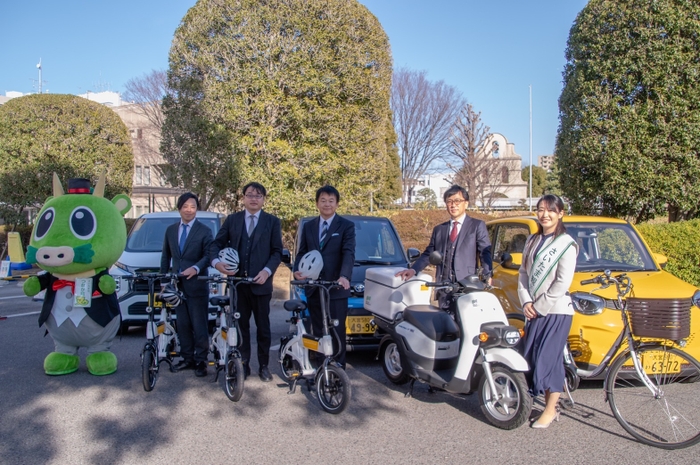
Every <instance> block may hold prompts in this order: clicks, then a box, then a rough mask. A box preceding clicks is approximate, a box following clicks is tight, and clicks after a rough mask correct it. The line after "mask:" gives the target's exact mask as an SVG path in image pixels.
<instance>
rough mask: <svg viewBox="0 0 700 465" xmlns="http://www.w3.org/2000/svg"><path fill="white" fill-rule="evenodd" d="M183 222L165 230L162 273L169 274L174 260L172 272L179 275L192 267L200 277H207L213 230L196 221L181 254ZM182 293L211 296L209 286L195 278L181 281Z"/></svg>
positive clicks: (161, 262)
mask: <svg viewBox="0 0 700 465" xmlns="http://www.w3.org/2000/svg"><path fill="white" fill-rule="evenodd" d="M180 224H181V221H178V222H177V223H175V224H171V225H170V226H168V229H166V230H165V240H164V241H163V253H162V254H161V257H160V272H161V273H167V272H168V270H170V261H171V260H172V265H173V266H172V270H171V271H172V272H173V273H179V272H181V271H184V270H186V269H187V268H189V267H191V266H197V267H198V268H199V276H206V275H207V268H208V267H209V261H210V260H209V247H211V241H212V234H211V229H209V228H208V227H206V226H205V225H204V224H202V222H201V221H199V220H197V219H195V220H194V221H193V222H192V223H190V225H191V226H192V229H191V231H190V232H189V233H188V234H187V240H185V247H184V249H183V250H182V254H180V245H179V243H180V238H179V237H178V234H177V233H178V230H179V228H180ZM180 284H181V286H182V291H183V292H184V293H185V295H186V296H188V295H189V296H206V295H209V284H208V282H207V281H202V280H199V279H197V277H196V276H193V277H192V278H190V279H184V278H183V279H180Z"/></svg>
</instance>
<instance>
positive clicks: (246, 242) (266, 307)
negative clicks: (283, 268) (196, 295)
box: [211, 182, 282, 382]
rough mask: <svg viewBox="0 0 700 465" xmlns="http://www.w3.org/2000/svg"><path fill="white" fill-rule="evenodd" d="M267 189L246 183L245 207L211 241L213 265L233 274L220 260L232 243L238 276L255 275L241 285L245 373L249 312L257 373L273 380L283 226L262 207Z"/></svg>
mask: <svg viewBox="0 0 700 465" xmlns="http://www.w3.org/2000/svg"><path fill="white" fill-rule="evenodd" d="M266 195H267V191H266V190H265V187H263V185H262V184H259V183H257V182H251V183H249V184H246V185H245V186H243V206H244V207H245V208H244V210H243V211H240V212H238V213H233V214H231V215H229V216H228V217H227V218H226V221H224V224H223V226H222V227H221V229H220V230H219V232H218V233H217V235H216V239H215V240H214V242H213V243H212V249H211V256H212V258H213V260H212V265H213V266H214V267H215V268H216V269H217V270H219V271H220V272H221V273H223V274H227V275H230V274H232V273H231V272H229V271H228V270H227V269H226V267H225V266H224V264H223V263H222V262H220V261H219V259H218V258H217V257H218V254H219V251H220V250H221V249H223V248H226V247H232V248H234V249H236V250H237V251H238V258H239V266H238V273H237V275H238V276H247V277H251V278H253V283H252V284H250V285H246V284H242V285H240V286H238V288H237V290H238V311H239V313H240V314H241V318H240V320H239V323H240V327H241V335H242V337H241V348H240V349H241V356H242V358H243V364H244V365H243V370H244V374H245V376H246V377H248V375H250V352H251V349H250V316H251V315H253V318H255V327H256V328H257V341H258V366H259V369H258V375H259V376H260V379H261V380H263V381H266V382H267V381H272V375H271V374H270V370H269V368H268V366H267V365H268V363H269V361H270V344H271V342H272V332H271V330H270V300H271V299H272V275H273V274H275V270H277V267H278V266H279V264H280V262H281V261H282V227H281V225H280V220H279V219H278V218H277V217H276V216H273V215H270V214H269V213H266V212H264V211H262V207H263V205H264V204H265V196H266Z"/></svg>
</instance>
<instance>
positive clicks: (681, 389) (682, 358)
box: [605, 344, 700, 449]
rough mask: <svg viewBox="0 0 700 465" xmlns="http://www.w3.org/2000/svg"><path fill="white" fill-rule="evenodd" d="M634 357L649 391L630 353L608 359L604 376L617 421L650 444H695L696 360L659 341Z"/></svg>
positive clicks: (699, 414)
mask: <svg viewBox="0 0 700 465" xmlns="http://www.w3.org/2000/svg"><path fill="white" fill-rule="evenodd" d="M637 357H638V359H639V361H640V363H641V366H642V367H643V369H644V371H645V372H646V377H647V378H648V379H649V381H650V382H651V383H650V387H651V389H649V387H647V385H646V384H645V383H644V381H643V380H642V379H643V377H644V376H643V375H640V374H639V373H637V371H636V370H635V369H634V366H633V364H632V355H631V354H630V353H629V352H628V353H626V354H624V355H622V356H619V357H617V358H616V359H615V360H614V361H613V364H612V365H611V367H610V371H609V372H608V375H607V377H606V380H605V384H606V386H607V395H608V400H609V401H610V408H611V409H612V411H613V414H614V415H615V418H616V419H617V421H618V422H619V423H620V425H621V426H622V427H623V428H624V429H625V430H626V431H627V432H628V433H630V434H631V435H632V436H634V437H635V438H636V439H638V440H639V441H640V442H643V443H644V444H648V445H650V446H654V447H659V448H662V449H680V448H683V447H688V446H692V445H693V444H696V443H697V442H698V441H700V402H698V398H699V397H700V383H698V382H697V381H698V379H700V364H698V362H697V361H696V360H695V359H694V358H693V357H691V356H690V355H688V354H686V353H685V352H683V351H681V350H678V349H675V348H672V347H667V346H663V345H660V344H655V345H650V346H645V347H640V348H639V349H638V350H637ZM652 390H653V391H655V393H652Z"/></svg>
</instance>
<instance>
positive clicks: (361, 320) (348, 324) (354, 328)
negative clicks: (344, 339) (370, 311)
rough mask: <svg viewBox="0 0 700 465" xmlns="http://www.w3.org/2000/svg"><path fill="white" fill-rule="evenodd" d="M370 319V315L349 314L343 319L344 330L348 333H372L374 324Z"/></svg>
mask: <svg viewBox="0 0 700 465" xmlns="http://www.w3.org/2000/svg"><path fill="white" fill-rule="evenodd" d="M370 321H372V317H371V316H349V317H348V319H347V320H346V321H345V330H346V332H347V333H348V334H374V330H375V328H376V326H375V325H373V324H371V323H370Z"/></svg>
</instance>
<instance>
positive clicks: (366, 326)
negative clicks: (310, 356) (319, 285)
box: [290, 215, 420, 350]
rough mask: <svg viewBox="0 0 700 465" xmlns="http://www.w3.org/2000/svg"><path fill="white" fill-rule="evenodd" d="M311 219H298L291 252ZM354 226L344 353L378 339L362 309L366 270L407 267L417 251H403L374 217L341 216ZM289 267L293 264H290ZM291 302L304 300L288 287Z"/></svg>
mask: <svg viewBox="0 0 700 465" xmlns="http://www.w3.org/2000/svg"><path fill="white" fill-rule="evenodd" d="M313 218H314V217H306V218H302V219H301V220H300V221H299V227H298V228H297V234H296V241H295V246H296V247H295V250H299V241H300V240H301V231H302V227H303V226H304V224H305V223H306V222H307V221H310V220H312V219H313ZM343 218H346V219H348V220H350V221H352V222H354V223H355V241H356V242H355V267H354V269H353V272H352V278H351V279H350V285H351V297H350V299H349V302H348V307H349V308H348V318H347V320H346V322H345V330H346V333H347V350H363V349H374V348H376V347H377V345H378V342H379V339H378V338H377V337H375V334H374V331H375V327H374V325H372V324H371V320H372V316H371V314H370V312H368V311H367V310H365V308H364V291H365V271H366V270H367V268H370V267H377V266H391V267H408V266H410V263H411V262H412V261H414V260H416V259H417V258H418V256H419V255H420V251H419V250H418V249H413V248H411V249H408V250H404V248H403V245H402V244H401V239H400V238H399V235H398V233H397V232H396V228H395V227H394V224H393V223H392V222H391V220H389V219H388V218H383V217H376V216H354V215H343ZM292 263H293V261H292ZM290 294H291V296H292V298H298V299H302V300H304V299H305V297H304V290H303V289H302V288H300V287H298V286H292V289H291V293H290Z"/></svg>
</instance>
